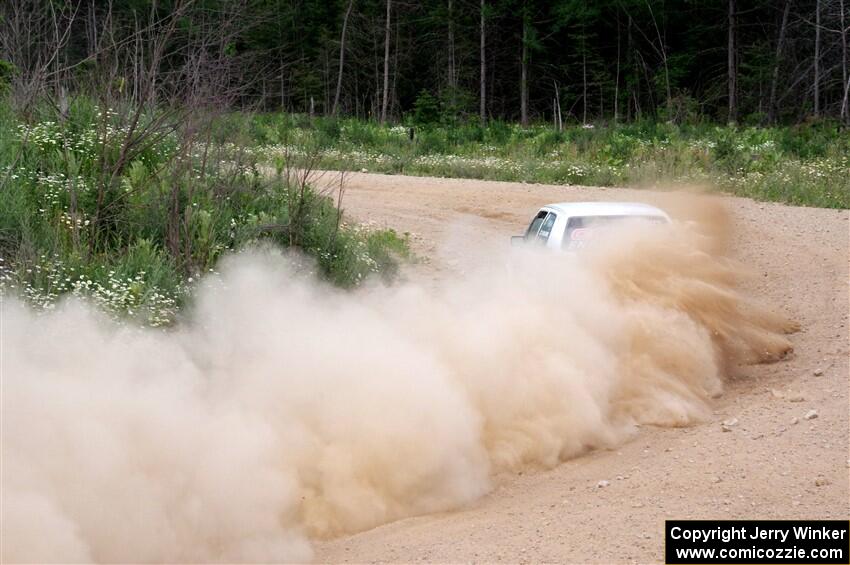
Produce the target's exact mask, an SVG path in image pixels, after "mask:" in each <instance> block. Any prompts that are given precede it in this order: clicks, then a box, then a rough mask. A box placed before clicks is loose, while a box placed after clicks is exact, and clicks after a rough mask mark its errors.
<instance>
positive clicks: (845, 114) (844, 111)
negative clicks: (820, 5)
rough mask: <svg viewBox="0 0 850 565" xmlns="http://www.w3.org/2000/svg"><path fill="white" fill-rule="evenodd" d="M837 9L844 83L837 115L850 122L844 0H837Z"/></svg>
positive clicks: (849, 86) (849, 81) (849, 84)
mask: <svg viewBox="0 0 850 565" xmlns="http://www.w3.org/2000/svg"><path fill="white" fill-rule="evenodd" d="M838 9H839V10H841V13H840V15H839V21H840V22H841V77H842V81H843V83H844V97H843V98H842V99H841V113H840V114H839V116H840V117H841V118H844V121H847V122H850V108H848V107H847V95H848V93H850V77H848V76H847V75H848V73H850V69H848V67H847V56H848V53H847V26H846V25H845V24H844V16H845V13H844V0H839V2H838Z"/></svg>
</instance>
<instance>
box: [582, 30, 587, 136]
mask: <svg viewBox="0 0 850 565" xmlns="http://www.w3.org/2000/svg"><path fill="white" fill-rule="evenodd" d="M581 42H582V50H581V88H582V90H581V101H582V114H581V123H583V124H586V123H587V51H586V50H585V49H584V39H583V38H582V41H581Z"/></svg>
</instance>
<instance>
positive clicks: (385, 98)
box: [381, 0, 392, 124]
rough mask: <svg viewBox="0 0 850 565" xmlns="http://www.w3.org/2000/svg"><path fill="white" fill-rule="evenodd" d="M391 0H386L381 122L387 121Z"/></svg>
mask: <svg viewBox="0 0 850 565" xmlns="http://www.w3.org/2000/svg"><path fill="white" fill-rule="evenodd" d="M391 9H392V0H387V21H386V28H385V34H384V96H383V98H382V99H381V123H382V124H384V123H386V121H387V102H388V101H389V95H390V10H391Z"/></svg>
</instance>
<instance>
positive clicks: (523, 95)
mask: <svg viewBox="0 0 850 565" xmlns="http://www.w3.org/2000/svg"><path fill="white" fill-rule="evenodd" d="M521 60H522V64H521V66H520V67H521V72H520V79H519V114H520V123H521V124H522V126H523V127H527V126H528V13H527V10H523V15H522V55H521Z"/></svg>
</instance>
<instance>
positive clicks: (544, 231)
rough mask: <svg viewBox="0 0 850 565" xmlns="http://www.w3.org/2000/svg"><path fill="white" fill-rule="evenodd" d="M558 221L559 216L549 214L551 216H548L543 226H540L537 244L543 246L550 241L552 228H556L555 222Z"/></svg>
mask: <svg viewBox="0 0 850 565" xmlns="http://www.w3.org/2000/svg"><path fill="white" fill-rule="evenodd" d="M557 219H558V215H557V214H555V213H553V212H549V215H548V216H546V219H545V220H543V224H542V225H541V226H540V231H539V232H537V239H536V241H537V243H540V244H541V245H542V244H544V243H546V242H547V241H548V240H549V236H550V235H551V234H552V228H553V227H555V220H557Z"/></svg>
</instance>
